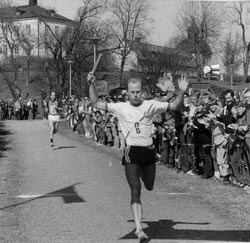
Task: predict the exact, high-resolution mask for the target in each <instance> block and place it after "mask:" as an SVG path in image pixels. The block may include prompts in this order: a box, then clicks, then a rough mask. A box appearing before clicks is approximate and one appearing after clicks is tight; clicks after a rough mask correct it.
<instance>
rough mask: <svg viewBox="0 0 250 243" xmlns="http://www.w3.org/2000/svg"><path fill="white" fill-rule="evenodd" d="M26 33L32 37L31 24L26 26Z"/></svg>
mask: <svg viewBox="0 0 250 243" xmlns="http://www.w3.org/2000/svg"><path fill="white" fill-rule="evenodd" d="M25 32H26V35H30V33H31V29H30V24H27V25H26V28H25Z"/></svg>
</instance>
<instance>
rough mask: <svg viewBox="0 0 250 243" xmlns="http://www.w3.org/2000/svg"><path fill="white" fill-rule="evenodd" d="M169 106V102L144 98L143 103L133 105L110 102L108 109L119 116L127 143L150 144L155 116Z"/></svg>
mask: <svg viewBox="0 0 250 243" xmlns="http://www.w3.org/2000/svg"><path fill="white" fill-rule="evenodd" d="M168 107H169V103H168V102H160V101H157V100H144V101H143V102H142V104H141V105H139V106H133V105H131V104H130V102H129V101H128V102H121V103H108V111H109V112H110V113H112V114H113V115H114V116H116V117H117V118H118V122H119V124H120V127H121V130H122V133H123V135H124V136H125V138H126V137H127V140H126V142H127V145H130V146H149V145H152V143H153V140H152V137H151V135H152V134H153V129H154V125H153V117H154V115H155V114H156V113H162V112H164V111H166V110H167V109H168Z"/></svg>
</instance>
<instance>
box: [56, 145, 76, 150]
mask: <svg viewBox="0 0 250 243" xmlns="http://www.w3.org/2000/svg"><path fill="white" fill-rule="evenodd" d="M70 148H76V146H60V147H58V148H54V150H59V149H70Z"/></svg>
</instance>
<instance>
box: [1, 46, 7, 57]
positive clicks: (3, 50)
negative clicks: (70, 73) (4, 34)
mask: <svg viewBox="0 0 250 243" xmlns="http://www.w3.org/2000/svg"><path fill="white" fill-rule="evenodd" d="M2 53H3V54H4V55H7V45H6V44H3V47H2Z"/></svg>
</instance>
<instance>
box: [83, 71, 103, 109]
mask: <svg viewBox="0 0 250 243" xmlns="http://www.w3.org/2000/svg"><path fill="white" fill-rule="evenodd" d="M87 81H88V83H89V98H90V100H91V103H92V105H93V106H94V107H95V108H96V109H100V110H105V111H107V102H102V101H100V100H99V99H98V95H97V93H96V90H95V86H94V82H95V77H94V76H93V74H92V73H91V72H90V73H89V74H88V78H87Z"/></svg>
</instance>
